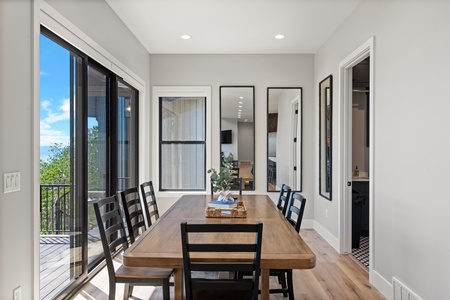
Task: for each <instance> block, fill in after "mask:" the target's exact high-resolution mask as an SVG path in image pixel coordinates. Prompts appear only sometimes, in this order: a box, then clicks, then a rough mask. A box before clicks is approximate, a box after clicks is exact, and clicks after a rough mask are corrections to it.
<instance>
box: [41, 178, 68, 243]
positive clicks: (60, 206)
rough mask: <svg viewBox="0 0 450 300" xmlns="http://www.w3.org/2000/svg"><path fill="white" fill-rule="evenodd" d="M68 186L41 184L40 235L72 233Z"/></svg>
mask: <svg viewBox="0 0 450 300" xmlns="http://www.w3.org/2000/svg"><path fill="white" fill-rule="evenodd" d="M70 198H71V190H70V184H41V186H40V214H41V234H64V233H68V232H70V231H72V228H71V226H70V225H71V222H70V220H71V216H72V215H73V205H72V202H71V201H70Z"/></svg>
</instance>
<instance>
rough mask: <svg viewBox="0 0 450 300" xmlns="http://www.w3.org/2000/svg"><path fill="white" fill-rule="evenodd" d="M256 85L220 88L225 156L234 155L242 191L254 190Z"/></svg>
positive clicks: (234, 169)
mask: <svg viewBox="0 0 450 300" xmlns="http://www.w3.org/2000/svg"><path fill="white" fill-rule="evenodd" d="M254 95H255V88H254V87H253V86H221V87H220V120H221V122H220V130H221V156H222V157H224V156H228V155H229V154H232V155H233V173H234V174H235V175H236V176H237V177H240V178H242V190H254V189H255V186H254V182H255V176H254V174H255V172H254V170H255V166H254V162H255V125H254Z"/></svg>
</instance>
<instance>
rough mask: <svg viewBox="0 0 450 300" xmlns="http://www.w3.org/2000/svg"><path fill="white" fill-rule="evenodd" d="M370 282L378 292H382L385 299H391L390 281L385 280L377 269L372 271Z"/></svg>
mask: <svg viewBox="0 0 450 300" xmlns="http://www.w3.org/2000/svg"><path fill="white" fill-rule="evenodd" d="M372 284H373V286H374V287H376V288H377V290H379V291H380V293H382V294H383V296H385V297H386V298H387V299H389V300H392V299H393V293H392V283H391V282H389V281H387V280H386V279H385V278H384V277H383V276H381V275H380V274H379V273H378V272H377V271H375V270H373V271H372Z"/></svg>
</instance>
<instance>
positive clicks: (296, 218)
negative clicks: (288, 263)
mask: <svg viewBox="0 0 450 300" xmlns="http://www.w3.org/2000/svg"><path fill="white" fill-rule="evenodd" d="M285 186H286V185H284V184H283V187H285ZM286 193H289V194H290V197H289V198H288V199H287V200H286V201H285V205H284V206H285V211H287V214H286V220H287V221H288V222H289V223H291V225H292V226H293V227H294V229H295V231H297V232H300V226H301V224H302V219H303V212H304V210H305V205H306V199H305V198H304V197H303V196H302V195H300V194H298V193H295V192H293V193H291V191H290V188H289V189H286ZM269 272H270V273H269V274H270V276H276V277H277V278H278V283H279V284H280V285H281V288H279V289H269V293H270V294H279V293H282V294H283V296H284V297H288V296H289V300H294V299H295V297H294V286H293V280H292V275H293V274H292V269H270V271H269ZM248 275H249V274H248V273H238V274H237V277H238V278H242V277H243V276H248Z"/></svg>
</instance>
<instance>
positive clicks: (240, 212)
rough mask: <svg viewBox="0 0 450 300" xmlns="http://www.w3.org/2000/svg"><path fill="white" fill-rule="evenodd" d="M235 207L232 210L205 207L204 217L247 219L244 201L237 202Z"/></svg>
mask: <svg viewBox="0 0 450 300" xmlns="http://www.w3.org/2000/svg"><path fill="white" fill-rule="evenodd" d="M237 205H238V206H237V207H235V208H233V209H222V208H213V207H206V209H205V216H206V217H207V218H247V208H246V207H245V203H244V201H238V203H237Z"/></svg>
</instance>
